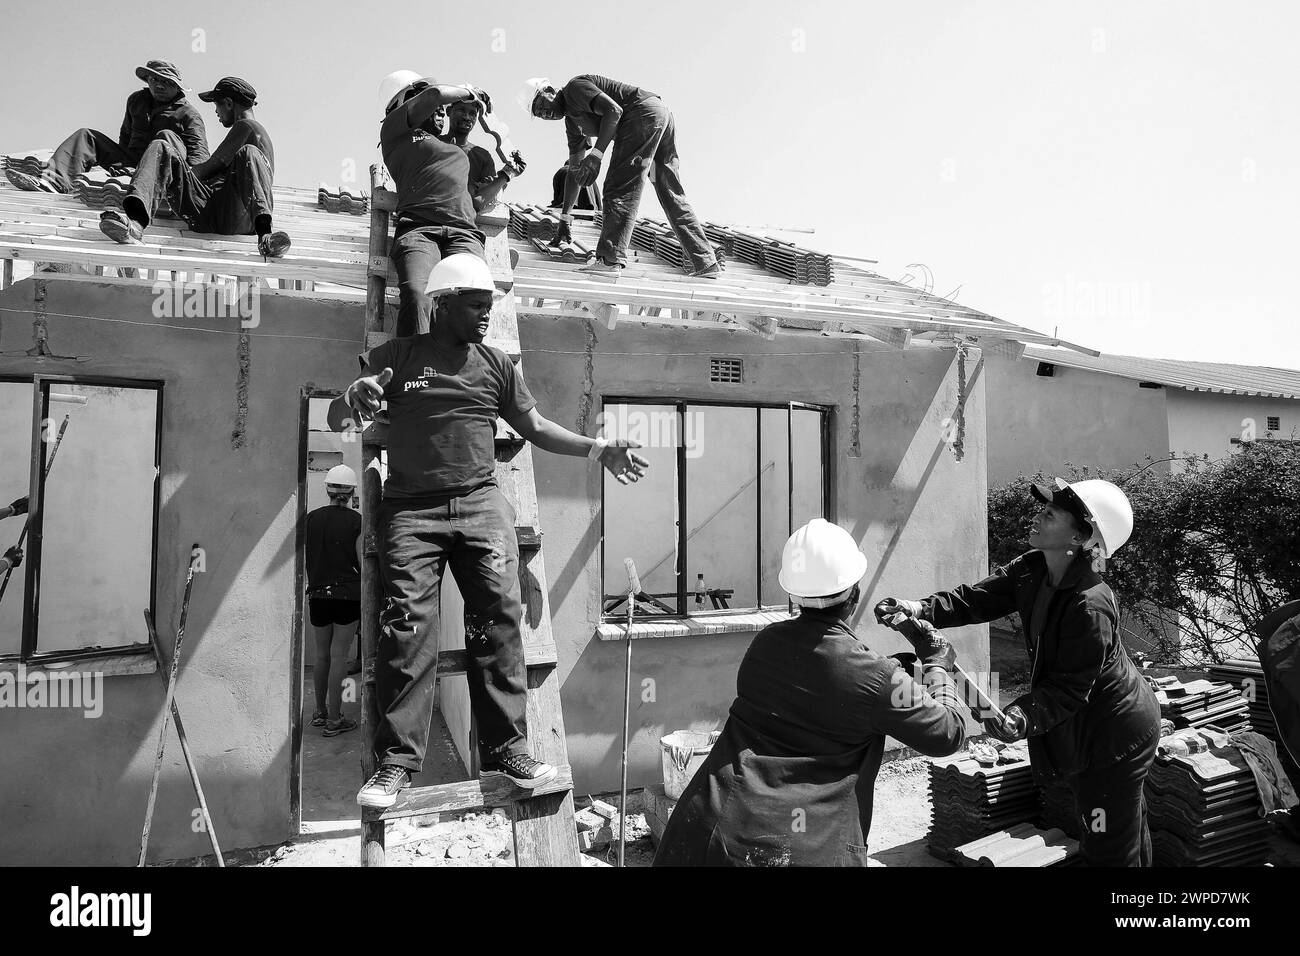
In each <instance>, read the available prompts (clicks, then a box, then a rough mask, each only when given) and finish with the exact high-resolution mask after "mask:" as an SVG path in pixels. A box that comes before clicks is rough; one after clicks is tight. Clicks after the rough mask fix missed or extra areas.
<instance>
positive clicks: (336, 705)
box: [318, 624, 357, 720]
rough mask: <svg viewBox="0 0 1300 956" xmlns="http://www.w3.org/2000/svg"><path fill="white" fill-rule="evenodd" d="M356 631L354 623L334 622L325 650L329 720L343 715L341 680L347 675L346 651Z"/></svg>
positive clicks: (327, 630)
mask: <svg viewBox="0 0 1300 956" xmlns="http://www.w3.org/2000/svg"><path fill="white" fill-rule="evenodd" d="M321 630H323V631H326V632H327V633H329V632H330V630H331V629H330V628H321ZM356 632H357V625H356V624H335V625H334V627H333V633H332V636H331V638H330V644H329V650H328V652H327V653H328V654H329V658H328V659H329V671H328V674H327V676H326V679H327V680H328V681H329V696H328V702H329V710H328V711H327V713H328V715H329V719H330V720H338V719H339V718H340V717H342V716H343V681H344V680H345V679H346V678H347V676H348V651H349V650H350V649H351V647H352V638H353V636H354V635H355V634H356ZM318 696H319V695H318Z"/></svg>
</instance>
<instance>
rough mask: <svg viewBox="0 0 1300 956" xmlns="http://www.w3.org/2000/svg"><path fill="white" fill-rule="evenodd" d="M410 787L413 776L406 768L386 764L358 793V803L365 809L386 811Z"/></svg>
mask: <svg viewBox="0 0 1300 956" xmlns="http://www.w3.org/2000/svg"><path fill="white" fill-rule="evenodd" d="M410 785H411V775H410V774H409V773H408V772H407V770H406V768H405V767H399V766H397V765H396V764H391V763H389V764H384V765H383V766H382V767H380V768H379V769H378V770H377V771H375V775H374V776H373V777H371V778H370V779H369V780H367V781H366V783H365V786H363V787H362V788H361V789H360V790H359V791H357V803H358V804H360V805H361V806H363V807H374V808H375V809H378V810H385V809H387V808H388V807H391V806H392V805H393V804H394V803H396V802H397V795H398V794H399V793H401V792H402V791H403V790H405V789H406V788H407V787H409V786H410Z"/></svg>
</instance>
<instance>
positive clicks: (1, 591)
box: [0, 396, 72, 600]
mask: <svg viewBox="0 0 1300 956" xmlns="http://www.w3.org/2000/svg"><path fill="white" fill-rule="evenodd" d="M71 397H72V396H69V398H71ZM71 418H72V416H71V415H64V416H63V424H62V425H60V426H59V434H58V435H57V436H56V437H55V439H54V447H53V448H51V449H50V460H49V461H47V462H46V463H45V477H46V478H49V477H50V469H51V468H53V467H54V458H55V456H56V455H58V453H59V447H60V446H61V445H62V444H63V433H64V432H66V431H67V430H68V421H69V420H70V419H71ZM31 522H32V516H31V512H28V514H27V520H25V521H24V522H23V530H22V531H20V532H18V544H17V547H18V548H20V549H21V548H22V546H23V542H24V541H26V540H27V529H28V528H29V527H30V526H31ZM13 573H14V569H13V568H12V567H10V568H9V569H8V570H7V571H5V579H4V580H3V581H0V600H3V599H4V596H5V589H6V588H8V587H9V578H10V576H11V575H12V574H13Z"/></svg>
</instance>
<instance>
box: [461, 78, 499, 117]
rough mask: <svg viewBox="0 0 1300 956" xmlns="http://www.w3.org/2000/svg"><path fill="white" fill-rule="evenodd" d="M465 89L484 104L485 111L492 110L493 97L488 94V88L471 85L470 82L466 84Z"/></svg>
mask: <svg viewBox="0 0 1300 956" xmlns="http://www.w3.org/2000/svg"><path fill="white" fill-rule="evenodd" d="M465 89H467V90H469V91H470V93H472V94H473V95H474V99H476V100H478V101H479V102H480V103H482V104H483V112H484V113H491V112H492V97H490V96H488V95H487V90H480V89H479V88H478V87H477V86H470V85H469V84H468V83H466V84H465Z"/></svg>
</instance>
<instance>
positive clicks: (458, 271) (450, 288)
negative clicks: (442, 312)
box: [424, 252, 497, 296]
mask: <svg viewBox="0 0 1300 956" xmlns="http://www.w3.org/2000/svg"><path fill="white" fill-rule="evenodd" d="M496 288H497V287H496V284H495V283H493V281H492V270H490V269H489V268H488V264H487V263H486V262H484V261H483V260H482V259H481V258H479V257H478V256H476V255H474V253H472V252H457V253H454V254H453V255H450V256H447V258H445V259H441V260H439V262H438V264H437V265H435V266H434V267H433V271H432V272H430V273H429V281H428V283H427V284H426V285H425V287H424V291H425V292H427V293H428V294H429V295H432V296H439V295H447V294H449V293H454V292H469V291H479V292H496Z"/></svg>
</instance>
